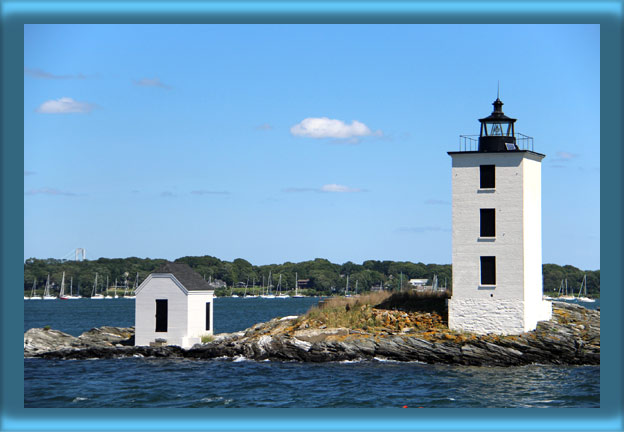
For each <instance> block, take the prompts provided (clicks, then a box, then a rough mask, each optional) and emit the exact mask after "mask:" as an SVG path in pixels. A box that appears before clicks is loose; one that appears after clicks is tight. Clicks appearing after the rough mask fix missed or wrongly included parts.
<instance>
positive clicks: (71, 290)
mask: <svg viewBox="0 0 624 432" xmlns="http://www.w3.org/2000/svg"><path fill="white" fill-rule="evenodd" d="M81 298H82V296H81V295H80V289H78V294H76V295H74V278H73V277H71V278H69V300H78V299H81Z"/></svg>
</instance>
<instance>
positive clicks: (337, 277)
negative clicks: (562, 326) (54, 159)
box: [24, 256, 600, 296]
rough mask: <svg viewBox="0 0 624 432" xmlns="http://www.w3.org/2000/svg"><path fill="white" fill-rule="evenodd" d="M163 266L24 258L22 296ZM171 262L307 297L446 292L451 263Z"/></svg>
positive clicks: (86, 289)
mask: <svg viewBox="0 0 624 432" xmlns="http://www.w3.org/2000/svg"><path fill="white" fill-rule="evenodd" d="M163 262H165V260H164V259H150V258H135V257H131V258H114V259H109V258H100V259H98V260H94V261H90V260H85V261H69V260H57V259H36V258H29V259H27V260H26V261H25V263H24V292H25V293H26V294H28V293H29V292H30V290H31V288H32V285H33V281H34V279H35V278H36V279H37V290H38V291H39V290H41V289H43V287H44V285H45V281H46V278H47V276H48V275H50V281H51V282H52V283H54V284H55V285H54V288H53V292H55V293H56V292H58V290H59V288H60V284H61V277H62V273H63V272H65V283H66V285H65V289H66V290H68V289H69V282H70V279H71V280H72V282H73V289H74V292H76V289H78V290H79V292H80V294H81V295H83V296H88V295H90V294H91V291H92V289H93V282H94V278H95V273H96V272H97V273H98V278H99V282H98V285H100V284H101V282H102V281H105V279H106V278H107V277H108V281H109V285H111V286H112V285H113V284H114V282H115V280H116V281H117V284H118V285H123V283H124V281H125V280H126V278H127V280H128V285H129V287H130V288H131V287H132V286H133V285H134V282H135V278H136V275H137V273H138V275H139V276H138V281H139V284H140V283H141V282H142V281H143V280H144V279H145V278H146V277H147V276H148V275H149V274H150V273H151V272H153V271H154V270H156V269H157V268H158V267H159V266H160V265H161V264H162V263H163ZM176 262H184V263H186V264H188V265H189V266H190V267H191V268H193V269H194V270H195V271H196V272H197V273H199V274H200V275H201V276H203V277H205V279H206V280H215V279H216V280H222V281H224V282H225V283H226V284H227V286H228V290H229V289H230V288H231V287H232V286H233V285H234V286H236V285H237V284H239V283H242V284H248V286H249V287H251V286H252V284H253V283H255V285H256V287H258V286H261V285H262V284H263V283H264V284H265V285H266V284H267V283H268V276H269V272H270V273H271V275H272V284H273V287H276V286H277V283H278V280H279V275H280V274H281V276H282V290H294V289H295V274H296V275H297V278H298V279H299V280H306V279H307V280H308V282H307V284H306V287H305V288H306V293H308V294H312V293H315V294H318V295H331V294H335V293H341V292H344V291H345V287H346V276H347V275H348V276H349V291H353V290H354V289H355V285H356V282H357V285H358V291H359V292H363V291H369V290H371V289H372V288H373V287H379V286H380V285H383V287H384V289H388V290H397V289H399V288H400V283H401V281H402V282H403V286H404V287H407V286H408V280H409V279H428V280H429V284H431V282H432V280H433V278H434V276H436V277H437V279H438V286H440V287H444V286H445V284H446V286H448V287H449V289H450V288H451V284H452V281H451V265H450V264H423V263H413V262H408V261H376V260H368V261H364V262H363V263H362V264H355V263H353V262H350V261H349V262H346V263H344V264H334V263H331V262H329V261H328V260H326V259H322V258H317V259H315V260H311V261H303V262H300V263H292V262H286V263H283V264H269V265H262V266H256V265H252V264H251V263H250V262H249V261H246V260H244V259H242V258H237V259H235V260H234V261H232V262H230V261H222V260H220V259H218V258H215V257H211V256H201V257H190V256H189V257H183V258H178V259H177V260H176ZM543 273H544V292H545V293H546V292H557V290H558V289H559V286H560V284H561V281H562V280H564V279H567V280H568V288H569V289H574V292H575V293H577V292H578V289H579V287H580V284H581V281H582V279H583V275H587V292H588V294H590V295H593V296H599V295H600V270H597V271H584V270H580V269H577V268H576V267H573V266H569V265H566V266H563V267H562V266H559V265H556V264H545V265H544V266H543ZM126 274H127V276H126ZM101 286H102V285H100V287H101ZM98 290H99V289H98ZM241 290H242V288H241V289H240V290H236V289H235V292H237V291H238V292H241Z"/></svg>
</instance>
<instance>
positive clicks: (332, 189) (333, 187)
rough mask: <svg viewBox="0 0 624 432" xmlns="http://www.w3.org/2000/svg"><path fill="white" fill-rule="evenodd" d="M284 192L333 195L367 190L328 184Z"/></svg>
mask: <svg viewBox="0 0 624 432" xmlns="http://www.w3.org/2000/svg"><path fill="white" fill-rule="evenodd" d="M282 192H288V193H291V192H294V193H297V192H318V193H321V192H333V193H355V192H365V189H360V188H352V187H349V186H344V185H339V184H334V183H332V184H326V185H323V186H321V187H320V188H306V187H289V188H285V189H282Z"/></svg>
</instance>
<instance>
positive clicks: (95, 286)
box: [91, 272, 104, 300]
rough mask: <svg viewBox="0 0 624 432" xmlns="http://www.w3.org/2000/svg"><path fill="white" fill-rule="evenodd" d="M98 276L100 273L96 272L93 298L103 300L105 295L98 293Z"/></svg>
mask: <svg viewBox="0 0 624 432" xmlns="http://www.w3.org/2000/svg"><path fill="white" fill-rule="evenodd" d="M97 278H98V274H97V272H96V273H95V282H93V291H91V300H102V299H103V298H104V296H103V295H102V294H98V293H97Z"/></svg>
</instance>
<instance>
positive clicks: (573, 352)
mask: <svg viewBox="0 0 624 432" xmlns="http://www.w3.org/2000/svg"><path fill="white" fill-rule="evenodd" d="M385 313H386V317H388V316H389V314H388V313H387V312H385ZM382 314H383V313H382ZM382 314H380V315H382ZM287 318H288V319H284V318H282V319H274V320H271V321H269V322H266V323H261V324H256V325H254V326H252V327H250V328H249V329H247V330H245V331H242V332H236V333H224V334H220V335H215V337H214V339H213V340H212V341H211V342H208V343H206V344H196V345H194V346H193V347H192V348H191V349H188V350H184V349H182V348H180V347H175V346H162V347H134V346H132V344H133V335H132V332H133V329H132V328H121V329H120V328H114V327H101V328H99V329H92V330H90V331H88V332H85V333H83V334H82V335H81V336H79V337H78V338H75V337H73V336H71V335H68V334H65V333H62V332H59V331H56V330H47V331H46V330H43V329H31V330H29V331H27V332H26V333H25V334H24V356H25V357H29V356H36V357H43V358H116V357H186V358H194V359H210V358H216V357H223V356H226V357H237V356H244V357H246V358H249V359H255V360H265V359H270V360H286V361H305V362H327V361H343V360H355V359H373V358H376V357H377V358H385V359H391V360H399V361H420V362H425V363H446V364H460V365H474V366H516V365H527V364H532V363H540V364H555V365H557V364H560V365H580V364H600V312H599V311H593V310H588V309H585V308H583V307H582V306H577V305H574V304H567V303H558V302H554V303H553V319H552V320H550V321H547V322H540V323H539V324H538V326H537V328H536V330H535V331H532V332H528V333H524V334H522V335H517V336H497V335H485V336H477V335H470V334H465V333H462V334H459V333H456V332H451V331H449V330H448V329H446V330H444V329H443V328H440V327H436V328H435V330H433V331H432V329H426V331H423V330H422V329H420V330H416V329H415V328H403V331H399V330H397V331H393V330H390V329H386V330H385V331H381V330H379V329H378V330H377V331H376V332H375V333H373V334H371V333H368V332H363V331H359V330H357V331H356V330H349V329H346V328H325V329H320V328H306V324H303V325H302V326H301V327H300V329H299V330H293V327H292V324H293V322H292V321H293V320H294V317H287ZM295 328H296V327H295ZM418 331H420V333H419V332H418ZM124 338H125V339H124ZM130 341H132V343H131V342H130Z"/></svg>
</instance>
